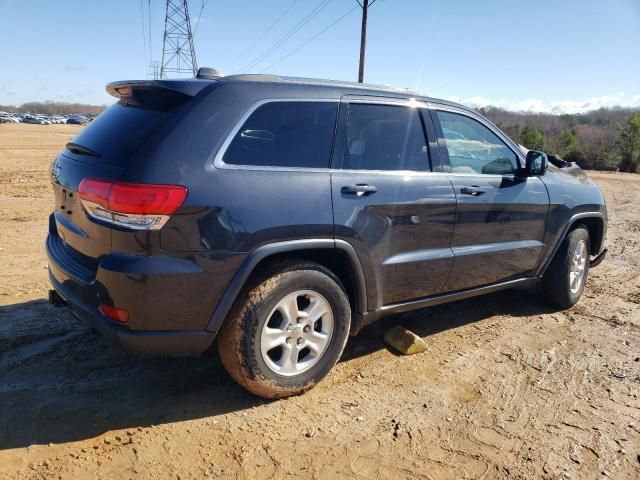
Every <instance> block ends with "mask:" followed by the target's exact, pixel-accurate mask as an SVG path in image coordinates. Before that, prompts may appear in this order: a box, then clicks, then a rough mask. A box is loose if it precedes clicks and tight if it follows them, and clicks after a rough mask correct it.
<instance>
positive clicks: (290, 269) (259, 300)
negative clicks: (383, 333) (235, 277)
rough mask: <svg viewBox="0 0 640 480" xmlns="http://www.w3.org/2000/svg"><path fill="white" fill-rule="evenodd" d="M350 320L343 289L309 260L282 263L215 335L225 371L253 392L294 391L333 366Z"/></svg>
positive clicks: (259, 280) (258, 281)
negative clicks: (315, 318)
mask: <svg viewBox="0 0 640 480" xmlns="http://www.w3.org/2000/svg"><path fill="white" fill-rule="evenodd" d="M294 302H295V303H294ZM296 305H297V308H296ZM289 307H290V308H289ZM296 311H297V313H296ZM324 311H327V313H326V314H323V316H321V317H320V318H319V319H318V320H316V321H313V318H314V317H315V316H317V315H318V314H319V313H321V312H324ZM293 317H296V319H294V318H293ZM350 324H351V309H350V306H349V301H348V298H347V295H346V293H345V289H344V287H343V285H342V284H341V282H340V280H339V279H338V278H337V277H336V276H335V275H334V274H333V273H332V272H331V271H330V270H328V269H326V268H325V267H323V266H321V265H318V264H316V263H312V262H289V263H280V264H279V265H276V266H274V267H272V268H270V269H269V270H267V271H265V272H264V273H262V274H260V275H259V276H258V277H256V278H254V279H253V281H252V282H251V283H250V284H249V285H248V286H247V287H246V288H245V289H244V291H243V292H242V293H241V294H240V296H239V297H238V299H237V300H236V302H235V304H234V307H233V309H232V310H231V312H230V314H229V316H228V318H227V319H226V321H225V323H224V325H223V327H222V329H221V330H220V332H219V334H218V338H217V344H218V351H219V354H220V359H221V360H222V364H223V365H224V367H225V369H226V370H227V372H229V374H230V375H231V376H232V377H233V378H234V380H235V381H236V382H238V383H239V384H240V385H242V386H243V387H244V388H246V389H247V390H249V391H250V392H252V393H254V394H255V395H259V396H261V397H264V398H269V399H274V398H282V397H287V396H290V395H298V394H300V393H303V392H305V391H307V390H309V389H310V388H312V387H313V386H314V385H315V384H316V383H318V382H319V381H320V380H322V379H323V378H324V377H325V376H326V375H327V374H328V373H329V371H330V370H331V369H332V368H333V366H334V365H335V364H336V362H337V361H338V359H339V358H340V355H341V354H342V351H343V350H344V346H345V344H346V342H347V338H348V336H349V328H350ZM280 331H281V332H282V333H279V332H280ZM329 331H330V335H328V336H323V335H324V334H325V333H326V332H329ZM272 337H273V340H271V338H272ZM278 342H279V343H278ZM307 342H308V343H307ZM314 342H315V343H314ZM323 342H324V343H323ZM316 343H317V344H316ZM272 344H274V345H275V344H277V345H275V346H274V347H273V348H272V349H270V350H269V347H271V345H272ZM307 344H308V345H311V347H313V350H312V348H311V347H307V346H306V345H307ZM279 351H280V355H281V356H280V357H279V356H278V353H279ZM296 351H297V352H298V353H297V354H296V353H295V352H296ZM298 363H299V364H298ZM294 364H295V368H294V367H293V365H294ZM298 371H299V373H298Z"/></svg>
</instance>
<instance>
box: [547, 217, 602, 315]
mask: <svg viewBox="0 0 640 480" xmlns="http://www.w3.org/2000/svg"><path fill="white" fill-rule="evenodd" d="M589 258H590V252H589V231H588V230H587V228H586V227H584V226H582V225H579V226H578V227H576V228H574V229H573V230H571V231H570V232H569V233H568V234H567V236H566V237H565V239H564V240H563V241H562V244H561V245H560V248H559V249H558V251H557V252H556V254H555V256H554V257H553V260H552V261H551V264H549V268H547V271H546V272H545V273H544V275H543V277H542V293H543V295H544V297H545V299H546V300H547V301H549V302H550V303H552V304H554V305H557V306H559V307H561V308H569V307H572V306H573V305H575V304H576V303H577V302H578V300H580V296H581V295H582V292H583V291H584V286H585V284H586V283H587V277H588V274H589Z"/></svg>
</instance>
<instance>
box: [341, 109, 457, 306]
mask: <svg viewBox="0 0 640 480" xmlns="http://www.w3.org/2000/svg"><path fill="white" fill-rule="evenodd" d="M423 111H424V112H425V113H426V116H424V115H423ZM425 129H426V130H427V131H431V132H433V126H432V124H431V120H430V118H429V114H428V111H427V110H423V109H422V108H421V107H420V105H419V104H417V103H416V102H408V101H406V100H394V99H383V98H378V97H355V98H354V97H345V99H343V101H342V103H341V106H340V116H339V127H338V132H337V135H336V146H335V149H334V157H333V163H332V173H331V185H332V197H333V208H334V222H335V235H336V238H338V239H344V240H346V241H348V242H349V243H351V244H352V245H353V246H354V247H355V249H356V251H357V253H358V256H359V258H360V261H361V263H362V264H363V268H364V271H365V276H366V279H367V295H368V308H369V310H372V309H374V308H378V307H381V306H383V305H389V304H394V303H400V302H403V301H407V300H411V299H415V298H420V297H425V296H429V295H433V294H436V293H439V292H440V291H441V290H442V288H443V287H444V286H445V283H446V280H447V277H448V275H449V270H450V269H451V266H452V258H453V257H452V251H451V248H450V242H451V235H452V233H453V223H454V215H455V195H454V193H453V188H452V186H451V183H450V181H449V179H448V177H447V175H446V174H443V173H435V172H432V167H431V165H432V164H434V165H435V164H436V158H432V155H431V150H436V151H437V148H436V143H435V138H433V137H434V136H435V134H432V138H433V140H434V143H433V144H431V145H430V144H429V142H428V141H427V139H426V136H425Z"/></svg>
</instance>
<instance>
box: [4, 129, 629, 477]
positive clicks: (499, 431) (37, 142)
mask: <svg viewBox="0 0 640 480" xmlns="http://www.w3.org/2000/svg"><path fill="white" fill-rule="evenodd" d="M78 129H79V127H75V126H71V125H51V126H41V125H12V124H8V125H0V478H7V479H25V478H92V479H93V478H105V479H112V478H154V479H164V478H180V479H186V478H203V477H212V478H259V479H268V478H286V477H290V478H293V477H296V478H299V477H309V478H320V479H336V478H392V479H393V480H400V479H404V478H407V479H413V478H452V479H460V478H596V477H602V476H609V477H611V478H636V479H637V478H640V399H639V398H638V395H639V394H640V358H639V357H640V208H639V205H640V175H636V176H632V175H625V174H604V173H594V174H592V177H593V178H594V179H595V180H596V181H597V182H598V183H599V184H600V186H601V187H602V189H603V190H604V192H605V195H606V198H607V204H608V207H609V212H610V220H609V235H608V246H609V249H610V255H609V258H608V259H607V261H606V262H604V263H603V264H602V265H601V266H600V267H598V268H597V269H594V270H592V271H591V273H590V277H589V283H588V285H587V289H586V291H585V295H584V297H583V299H582V300H581V302H580V303H579V304H578V305H577V306H575V307H574V308H572V309H570V310H567V311H564V312H558V311H554V310H552V309H550V308H549V307H547V306H545V305H544V304H543V303H542V302H541V301H540V299H539V298H538V296H537V295H536V294H535V293H534V292H523V291H507V292H501V293H497V294H493V295H490V296H487V297H480V298H475V299H471V300H466V301H462V302H458V303H455V304H451V305H445V306H440V307H436V308H432V309H430V310H426V311H422V312H419V313H413V314H409V315H404V316H400V317H397V316H396V317H392V318H388V319H386V320H384V321H383V322H382V323H380V324H377V325H375V326H373V327H369V328H367V329H365V330H364V331H363V332H362V333H361V334H360V335H359V336H357V337H352V338H351V339H350V340H349V343H348V345H347V350H346V352H345V354H344V356H343V359H342V361H341V362H340V363H339V364H338V366H337V367H336V368H335V370H334V371H333V372H332V374H331V375H330V376H329V377H328V378H327V379H326V380H325V381H324V382H322V383H321V384H320V385H319V386H317V387H316V388H315V389H313V390H312V391H310V392H308V393H307V394H305V395H303V396H300V397H296V398H290V399H286V400H281V401H274V402H268V401H264V400H261V399H258V398H255V397H253V396H251V395H249V394H248V393H245V392H244V391H243V390H242V389H241V388H240V387H238V386H236V384H235V383H234V382H233V381H232V380H231V379H230V377H229V376H228V375H227V374H226V373H225V372H224V371H223V369H222V367H221V365H220V361H219V360H218V357H217V354H216V353H215V352H213V353H211V354H210V355H208V356H206V357H203V358H191V359H148V358H138V357H134V356H129V355H126V354H123V353H120V352H118V351H115V350H112V349H111V348H110V347H108V346H107V345H106V344H105V343H104V342H103V340H102V339H101V338H100V337H98V336H97V335H96V334H94V333H92V331H91V330H90V329H89V328H87V327H85V326H83V325H82V324H80V323H79V322H78V321H77V320H75V319H74V318H72V317H71V316H70V315H69V314H68V313H67V312H66V311H65V309H64V308H55V307H52V306H49V305H48V303H47V302H46V300H45V297H46V293H47V289H48V283H47V270H46V260H45V255H44V249H43V242H44V239H45V235H46V229H47V218H48V214H49V211H50V210H51V202H52V192H51V189H50V186H49V177H48V168H49V166H50V162H51V159H52V158H53V155H54V154H55V153H56V151H57V150H59V149H60V148H61V147H62V145H63V144H64V143H65V142H66V141H67V140H68V139H69V138H70V137H72V136H73V135H74V134H75V133H76V132H77V131H78ZM394 324H402V325H405V326H407V327H408V328H410V329H411V330H413V331H414V332H416V333H418V334H419V335H420V336H422V337H423V338H424V339H425V340H426V342H427V344H428V347H429V348H428V351H427V352H426V353H423V354H418V355H414V356H410V357H403V356H397V355H395V354H393V353H392V352H391V351H389V350H388V349H387V348H385V346H384V343H383V340H382V337H383V333H384V332H385V330H386V329H387V328H389V327H390V326H392V325H394Z"/></svg>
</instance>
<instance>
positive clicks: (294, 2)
mask: <svg viewBox="0 0 640 480" xmlns="http://www.w3.org/2000/svg"><path fill="white" fill-rule="evenodd" d="M299 1H300V0H293V2H292V3H291V5H289V7H287V9H286V10H285V11H284V12H282V14H281V15H280V16H279V17H278V18H277V19H276V20H275V21H274V22H273V23H272V24H271V25H269V27H267V29H266V30H265V31H264V32H262V33H261V34H260V36H259V37H258V38H256V39H255V40H254V41H253V43H252V44H251V45H249V46H248V47H247V48H246V49H245V50H243V51H242V53H241V54H240V55H238V56H237V57H236V58H235V60H234V61H233V62H231V63H230V64H229V69H231V67H233V66H234V65H235V64H236V62H237V61H238V60H240V59H241V58H242V57H243V56H244V55H245V54H246V53H247V52H248V51H249V50H251V49H252V48H253V47H255V46H256V44H257V43H258V42H259V41H260V40H262V39H263V38H264V36H265V35H266V34H267V33H269V32H270V31H271V29H272V28H273V27H275V26H276V25H277V23H278V22H279V21H280V20H282V18H283V17H284V16H285V15H286V14H287V13H289V10H291V9H292V8H293V7H294V6H295V5H296V4H297V3H298V2H299Z"/></svg>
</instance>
